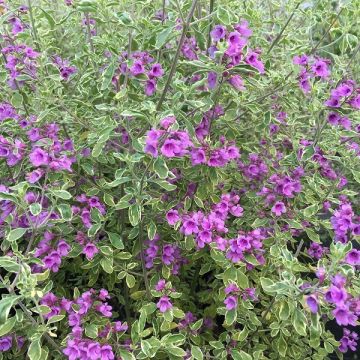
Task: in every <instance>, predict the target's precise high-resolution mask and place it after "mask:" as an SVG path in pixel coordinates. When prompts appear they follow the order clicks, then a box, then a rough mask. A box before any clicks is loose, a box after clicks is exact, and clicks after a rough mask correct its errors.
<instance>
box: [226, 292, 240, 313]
mask: <svg viewBox="0 0 360 360" xmlns="http://www.w3.org/2000/svg"><path fill="white" fill-rule="evenodd" d="M224 304H225V306H226V310H228V311H230V310H233V309H236V308H237V305H238V299H237V297H236V296H232V295H231V296H228V297H227V298H226V299H225V300H224Z"/></svg>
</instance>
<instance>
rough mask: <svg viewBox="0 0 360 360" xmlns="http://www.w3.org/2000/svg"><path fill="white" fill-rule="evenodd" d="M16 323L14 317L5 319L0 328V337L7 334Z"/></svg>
mask: <svg viewBox="0 0 360 360" xmlns="http://www.w3.org/2000/svg"><path fill="white" fill-rule="evenodd" d="M15 323H16V316H13V317H11V318H10V319H7V320H6V322H5V324H3V325H1V326H0V336H4V335H6V334H7V333H9V332H10V331H11V330H12V328H13V327H14V325H15Z"/></svg>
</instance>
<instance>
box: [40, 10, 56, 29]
mask: <svg viewBox="0 0 360 360" xmlns="http://www.w3.org/2000/svg"><path fill="white" fill-rule="evenodd" d="M40 10H41V11H42V13H43V15H44V16H45V18H46V20H47V21H48V23H49V25H50V29H54V27H55V20H54V18H53V17H52V16H51V15H50V14H49V13H48V12H46V11H45V10H44V9H42V8H40Z"/></svg>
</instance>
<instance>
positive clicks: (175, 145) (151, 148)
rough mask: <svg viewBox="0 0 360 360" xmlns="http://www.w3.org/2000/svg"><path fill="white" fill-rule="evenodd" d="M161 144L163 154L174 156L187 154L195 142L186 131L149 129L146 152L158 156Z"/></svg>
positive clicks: (169, 156)
mask: <svg viewBox="0 0 360 360" xmlns="http://www.w3.org/2000/svg"><path fill="white" fill-rule="evenodd" d="M161 139H163V140H161ZM159 146H161V147H160V152H161V154H162V155H163V156H165V157H167V158H173V157H183V156H185V155H187V154H188V153H189V150H188V149H189V148H190V147H192V146H193V144H192V142H191V140H190V137H189V135H188V133H187V132H186V131H168V132H166V131H164V130H149V131H148V133H147V137H146V144H145V152H146V153H148V154H151V155H152V156H153V157H157V156H158V155H159V151H158V148H159Z"/></svg>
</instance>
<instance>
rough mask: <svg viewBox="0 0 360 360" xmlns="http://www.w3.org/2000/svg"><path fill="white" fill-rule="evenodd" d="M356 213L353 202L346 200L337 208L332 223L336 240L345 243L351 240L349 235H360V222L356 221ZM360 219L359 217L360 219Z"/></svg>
mask: <svg viewBox="0 0 360 360" xmlns="http://www.w3.org/2000/svg"><path fill="white" fill-rule="evenodd" d="M356 218H357V217H355V214H354V212H353V209H352V207H351V204H350V203H348V202H344V203H342V204H340V206H339V208H338V209H337V210H335V212H334V214H333V216H332V217H331V224H332V227H333V229H334V232H335V241H340V242H341V243H343V244H345V243H347V242H348V241H349V236H350V235H351V234H353V235H360V222H358V223H355V222H354V221H355V219H356ZM359 220H360V219H358V221H359Z"/></svg>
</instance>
